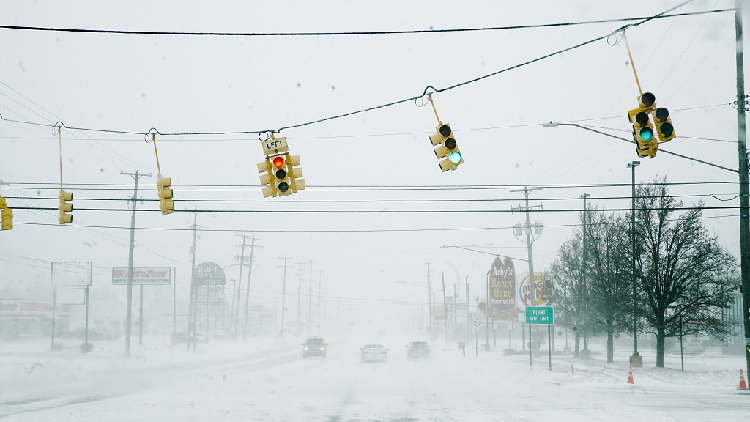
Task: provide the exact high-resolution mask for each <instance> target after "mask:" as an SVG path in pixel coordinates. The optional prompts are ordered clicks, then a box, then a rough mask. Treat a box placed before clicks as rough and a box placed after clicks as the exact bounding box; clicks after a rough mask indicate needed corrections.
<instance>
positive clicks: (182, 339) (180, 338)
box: [172, 333, 188, 344]
mask: <svg viewBox="0 0 750 422" xmlns="http://www.w3.org/2000/svg"><path fill="white" fill-rule="evenodd" d="M187 342H188V333H174V334H172V344H180V343H182V344H185V343H187Z"/></svg>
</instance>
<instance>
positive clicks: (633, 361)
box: [565, 161, 643, 367]
mask: <svg viewBox="0 0 750 422" xmlns="http://www.w3.org/2000/svg"><path fill="white" fill-rule="evenodd" d="M639 165H641V162H640V161H633V162H630V163H628V168H629V169H630V174H631V177H630V198H631V199H630V242H631V245H630V246H631V248H632V250H631V252H632V253H633V262H632V271H633V273H632V274H631V282H632V284H633V356H631V357H630V366H636V367H641V366H643V358H642V357H641V356H640V355H639V354H638V301H637V297H636V288H635V286H636V283H635V280H636V277H635V274H636V266H635V257H636V253H635V251H636V249H635V244H636V242H635V168H636V167H638V166H639ZM566 341H567V338H566ZM567 346H568V345H567V344H566V345H565V347H567Z"/></svg>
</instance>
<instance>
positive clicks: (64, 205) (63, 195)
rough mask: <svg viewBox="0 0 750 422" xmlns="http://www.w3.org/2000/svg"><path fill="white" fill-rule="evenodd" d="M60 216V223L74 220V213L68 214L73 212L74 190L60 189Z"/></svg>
mask: <svg viewBox="0 0 750 422" xmlns="http://www.w3.org/2000/svg"><path fill="white" fill-rule="evenodd" d="M59 198H60V207H59V210H60V218H58V220H57V221H59V222H60V224H67V223H72V222H73V214H68V213H72V212H73V204H72V201H73V193H72V192H65V191H64V190H62V189H60V196H59Z"/></svg>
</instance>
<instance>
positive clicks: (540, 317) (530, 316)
mask: <svg viewBox="0 0 750 422" xmlns="http://www.w3.org/2000/svg"><path fill="white" fill-rule="evenodd" d="M526 323H527V324H529V342H531V326H532V325H546V326H547V347H548V348H549V370H550V371H551V370H552V324H554V323H555V312H554V309H553V308H552V307H551V306H534V307H531V306H528V307H526ZM529 346H531V344H529ZM529 366H531V347H529Z"/></svg>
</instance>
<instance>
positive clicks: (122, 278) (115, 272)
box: [112, 267, 172, 285]
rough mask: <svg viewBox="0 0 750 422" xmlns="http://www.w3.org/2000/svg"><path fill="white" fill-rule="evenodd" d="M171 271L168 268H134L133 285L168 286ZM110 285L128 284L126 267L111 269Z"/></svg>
mask: <svg viewBox="0 0 750 422" xmlns="http://www.w3.org/2000/svg"><path fill="white" fill-rule="evenodd" d="M171 275H172V269H171V268H169V267H164V268H154V267H134V268H133V285H139V284H143V285H152V284H153V285H156V284H169V283H170V281H171ZM112 284H118V285H121V284H128V267H114V268H112Z"/></svg>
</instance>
